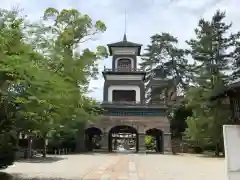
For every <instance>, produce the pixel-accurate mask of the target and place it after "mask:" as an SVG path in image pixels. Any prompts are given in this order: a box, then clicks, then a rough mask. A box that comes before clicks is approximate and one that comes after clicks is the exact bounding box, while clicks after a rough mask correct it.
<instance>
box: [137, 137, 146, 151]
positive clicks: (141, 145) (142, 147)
mask: <svg viewBox="0 0 240 180" xmlns="http://www.w3.org/2000/svg"><path fill="white" fill-rule="evenodd" d="M138 151H139V152H145V151H146V146H145V134H144V133H139V134H138Z"/></svg>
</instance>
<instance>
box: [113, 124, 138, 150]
mask: <svg viewBox="0 0 240 180" xmlns="http://www.w3.org/2000/svg"><path fill="white" fill-rule="evenodd" d="M108 138H109V139H108V150H109V152H113V151H118V150H120V149H124V150H128V151H133V152H137V151H138V131H137V130H136V129H135V128H133V127H131V126H126V125H120V126H115V127H113V128H112V129H110V131H109V135H108Z"/></svg>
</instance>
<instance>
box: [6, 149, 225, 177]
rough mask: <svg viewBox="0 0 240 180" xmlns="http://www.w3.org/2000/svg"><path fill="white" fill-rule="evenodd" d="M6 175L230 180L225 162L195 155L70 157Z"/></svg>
mask: <svg viewBox="0 0 240 180" xmlns="http://www.w3.org/2000/svg"><path fill="white" fill-rule="evenodd" d="M4 172H7V173H11V174H21V176H23V177H29V178H33V177H35V178H37V177H38V178H52V179H56V178H65V179H66V180H72V179H76V180H77V179H78V180H227V178H226V174H225V169H224V159H218V158H203V157H196V156H194V155H177V156H174V155H157V154H148V155H146V154H92V155H90V154H88V155H68V156H58V157H57V158H56V161H55V160H53V161H46V162H45V161H44V162H17V163H15V165H13V166H11V167H9V168H8V169H6V170H4Z"/></svg>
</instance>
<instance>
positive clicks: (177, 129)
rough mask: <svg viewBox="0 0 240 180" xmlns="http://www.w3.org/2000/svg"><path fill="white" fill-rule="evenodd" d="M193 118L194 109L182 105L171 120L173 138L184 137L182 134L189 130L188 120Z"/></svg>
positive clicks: (174, 112)
mask: <svg viewBox="0 0 240 180" xmlns="http://www.w3.org/2000/svg"><path fill="white" fill-rule="evenodd" d="M190 116H192V109H191V108H186V106H185V105H182V106H180V107H178V108H177V109H175V110H174V111H173V117H172V118H171V130H172V137H179V138H181V137H182V133H183V132H184V131H185V129H186V128H187V123H186V119H187V118H188V117H190Z"/></svg>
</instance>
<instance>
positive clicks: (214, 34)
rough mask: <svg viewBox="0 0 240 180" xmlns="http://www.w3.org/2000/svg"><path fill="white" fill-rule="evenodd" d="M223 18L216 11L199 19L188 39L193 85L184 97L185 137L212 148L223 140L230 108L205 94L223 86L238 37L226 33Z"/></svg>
mask: <svg viewBox="0 0 240 180" xmlns="http://www.w3.org/2000/svg"><path fill="white" fill-rule="evenodd" d="M224 18H225V13H223V12H220V11H217V12H216V13H215V14H214V16H213V17H212V19H211V21H207V20H204V19H201V20H200V21H199V24H198V28H196V30H195V33H196V38H195V39H191V40H190V41H188V44H189V45H190V48H191V49H190V50H189V52H190V54H191V56H192V58H193V60H194V61H195V67H194V71H193V74H194V77H193V82H194V85H195V87H192V88H191V89H190V90H189V91H188V93H187V97H186V98H187V102H188V106H190V107H191V108H192V109H193V116H192V117H189V118H188V120H187V125H188V128H187V130H186V132H185V135H186V139H188V140H189V141H190V142H191V143H192V144H195V145H199V146H201V147H203V146H204V145H208V144H211V145H213V146H215V147H216V150H219V147H220V146H221V144H222V142H223V137H222V125H224V124H227V123H228V122H229V119H230V109H229V107H227V106H226V105H225V104H223V102H222V101H221V100H216V101H214V102H210V101H209V97H210V96H211V95H213V94H214V93H216V92H217V91H221V90H223V89H224V87H225V84H226V82H228V81H229V80H230V76H229V75H227V74H226V72H227V71H230V70H231V69H230V65H231V63H232V59H233V58H234V57H233V54H234V52H235V50H236V46H235V44H236V42H237V40H238V38H239V35H238V34H239V33H236V34H234V33H231V34H230V33H229V31H230V28H231V24H230V25H229V24H226V23H225V22H224ZM216 153H217V154H218V153H219V152H216Z"/></svg>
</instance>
